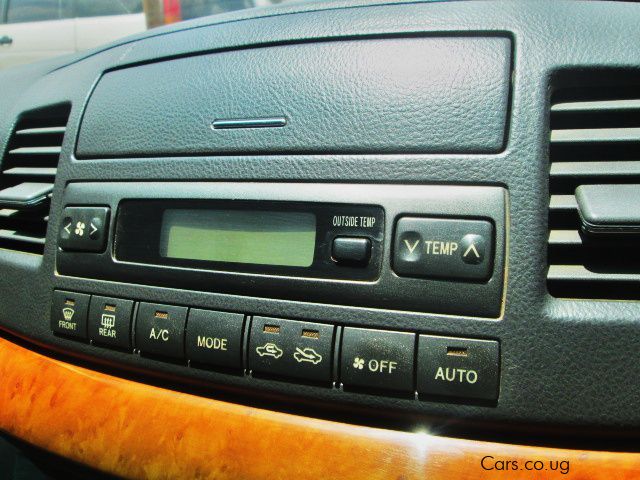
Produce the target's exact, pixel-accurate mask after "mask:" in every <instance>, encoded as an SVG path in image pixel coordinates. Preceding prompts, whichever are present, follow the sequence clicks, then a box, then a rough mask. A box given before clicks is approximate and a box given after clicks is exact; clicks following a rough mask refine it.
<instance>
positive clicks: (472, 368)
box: [418, 335, 500, 400]
mask: <svg viewBox="0 0 640 480" xmlns="http://www.w3.org/2000/svg"><path fill="white" fill-rule="evenodd" d="M499 365H500V347H499V345H498V342H497V341H495V340H471V339H467V338H450V337H435V336H431V335H420V337H419V340H418V392H419V393H420V394H425V395H427V396H429V395H438V396H444V397H457V398H467V399H479V400H496V399H497V398H498V383H499V371H500V368H499Z"/></svg>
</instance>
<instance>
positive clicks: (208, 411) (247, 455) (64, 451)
mask: <svg viewBox="0 0 640 480" xmlns="http://www.w3.org/2000/svg"><path fill="white" fill-rule="evenodd" d="M0 429H2V430H4V431H6V432H8V433H9V434H11V435H14V436H16V437H19V438H21V439H24V440H26V441H27V442H30V443H31V444H34V445H37V446H39V447H42V448H44V449H46V450H49V451H51V452H55V453H57V454H59V455H63V456H65V457H68V458H71V459H74V460H76V461H78V462H81V463H84V464H87V465H91V466H93V467H96V468H98V469H101V470H104V471H107V472H111V473H114V474H118V475H122V476H126V477H132V478H216V479H224V480H228V479H261V480H276V479H296V480H303V479H310V480H319V479H328V478H331V479H334V478H335V479H347V480H349V479H367V480H374V479H389V478H394V479H403V480H410V479H430V480H438V479H453V478H455V479H491V478H496V479H505V478H508V479H509V480H513V479H539V478H544V479H545V480H546V479H552V478H565V479H566V478H579V479H582V480H585V479H603V480H605V479H606V480H610V479H612V478H616V479H618V480H621V479H631V478H637V477H638V475H639V474H640V454H637V453H617V452H615V453H614V452H595V451H581V450H567V449H546V448H539V447H528V446H520V445H508V444H497V443H490V442H477V441H470V440H462V439H454V438H444V437H437V436H432V435H428V434H426V433H409V432H397V431H390V430H381V429H376V428H369V427H363V426H353V425H347V424H341V423H336V422H331V421H326V420H318V419H313V418H306V417H301V416H296V415H290V414H285V413H278V412H273V411H269V410H261V409H258V408H253V407H246V406H241V405H235V404H231V403H226V402H221V401H217V400H211V399H207V398H201V397H197V396H194V395H189V394H185V393H179V392H174V391H170V390H165V389H162V388H157V387H154V386H149V385H145V384H140V383H136V382H132V381H129V380H124V379H121V378H117V377H113V376H110V375H106V374H103V373H98V372H93V371H91V370H87V369H85V368H81V367H77V366H74V365H70V364H67V363H63V362H60V361H57V360H53V359H51V358H48V357H46V356H43V355H40V354H37V353H34V352H32V351H30V350H28V349H25V348H23V347H21V346H18V345H16V344H13V343H11V342H9V341H7V340H5V339H2V338H0ZM485 456H492V457H494V460H485V465H486V466H491V465H492V464H493V465H495V462H496V461H498V460H503V461H506V460H510V461H517V462H518V465H519V469H518V470H517V471H514V470H510V471H508V472H507V471H504V470H484V469H483V468H482V466H481V461H482V458H483V457H485ZM527 460H532V461H535V460H541V461H544V462H547V465H548V462H550V461H554V462H557V461H568V462H569V473H568V474H566V475H564V474H562V473H561V472H560V471H559V470H556V471H552V470H547V471H544V474H543V475H542V476H540V474H541V472H533V471H526V470H524V462H525V461H527Z"/></svg>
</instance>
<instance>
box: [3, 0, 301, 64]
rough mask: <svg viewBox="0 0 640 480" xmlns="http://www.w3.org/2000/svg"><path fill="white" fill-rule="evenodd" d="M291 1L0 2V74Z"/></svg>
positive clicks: (52, 0) (19, 0) (96, 0)
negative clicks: (165, 29) (172, 27)
mask: <svg viewBox="0 0 640 480" xmlns="http://www.w3.org/2000/svg"><path fill="white" fill-rule="evenodd" d="M291 1H292V0H0V14H1V15H2V17H1V20H2V21H1V22H0V69H2V68H7V67H11V66H15V65H21V64H26V63H31V62H35V61H38V60H42V59H45V58H52V57H56V56H59V55H65V54H70V53H76V52H81V51H83V50H88V49H91V48H95V47H99V46H100V45H103V44H106V43H110V42H113V41H114V40H117V39H119V38H122V37H126V36H128V35H132V34H135V33H139V32H143V31H145V30H148V29H150V28H156V27H159V26H162V25H167V24H171V23H176V22H181V21H184V20H191V19H194V18H199V17H204V16H207V15H216V14H220V13H225V12H231V11H234V10H242V9H247V8H256V7H267V6H270V5H275V4H281V3H290V2H291ZM297 1H300V0H297Z"/></svg>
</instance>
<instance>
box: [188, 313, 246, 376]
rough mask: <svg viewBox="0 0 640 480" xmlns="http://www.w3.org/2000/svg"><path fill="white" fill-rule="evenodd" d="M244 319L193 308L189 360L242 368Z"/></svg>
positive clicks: (237, 315) (189, 330)
mask: <svg viewBox="0 0 640 480" xmlns="http://www.w3.org/2000/svg"><path fill="white" fill-rule="evenodd" d="M243 326H244V315H242V314H239V313H227V312H216V311H212V310H198V309H194V308H192V309H191V310H190V311H189V318H188V320H187V331H186V338H185V345H186V349H187V358H188V359H189V360H191V361H193V362H197V363H200V364H204V365H214V366H217V367H226V368H236V369H240V368H242V332H243V328H242V327H243Z"/></svg>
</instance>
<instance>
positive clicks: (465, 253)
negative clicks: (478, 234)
mask: <svg viewBox="0 0 640 480" xmlns="http://www.w3.org/2000/svg"><path fill="white" fill-rule="evenodd" d="M471 252H473V254H474V255H475V256H476V258H480V254H479V253H478V249H477V248H476V244H475V243H472V244H471V245H469V247H468V248H467V250H466V251H465V252H464V255H463V257H466V256H467V255H469V253H471Z"/></svg>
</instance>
